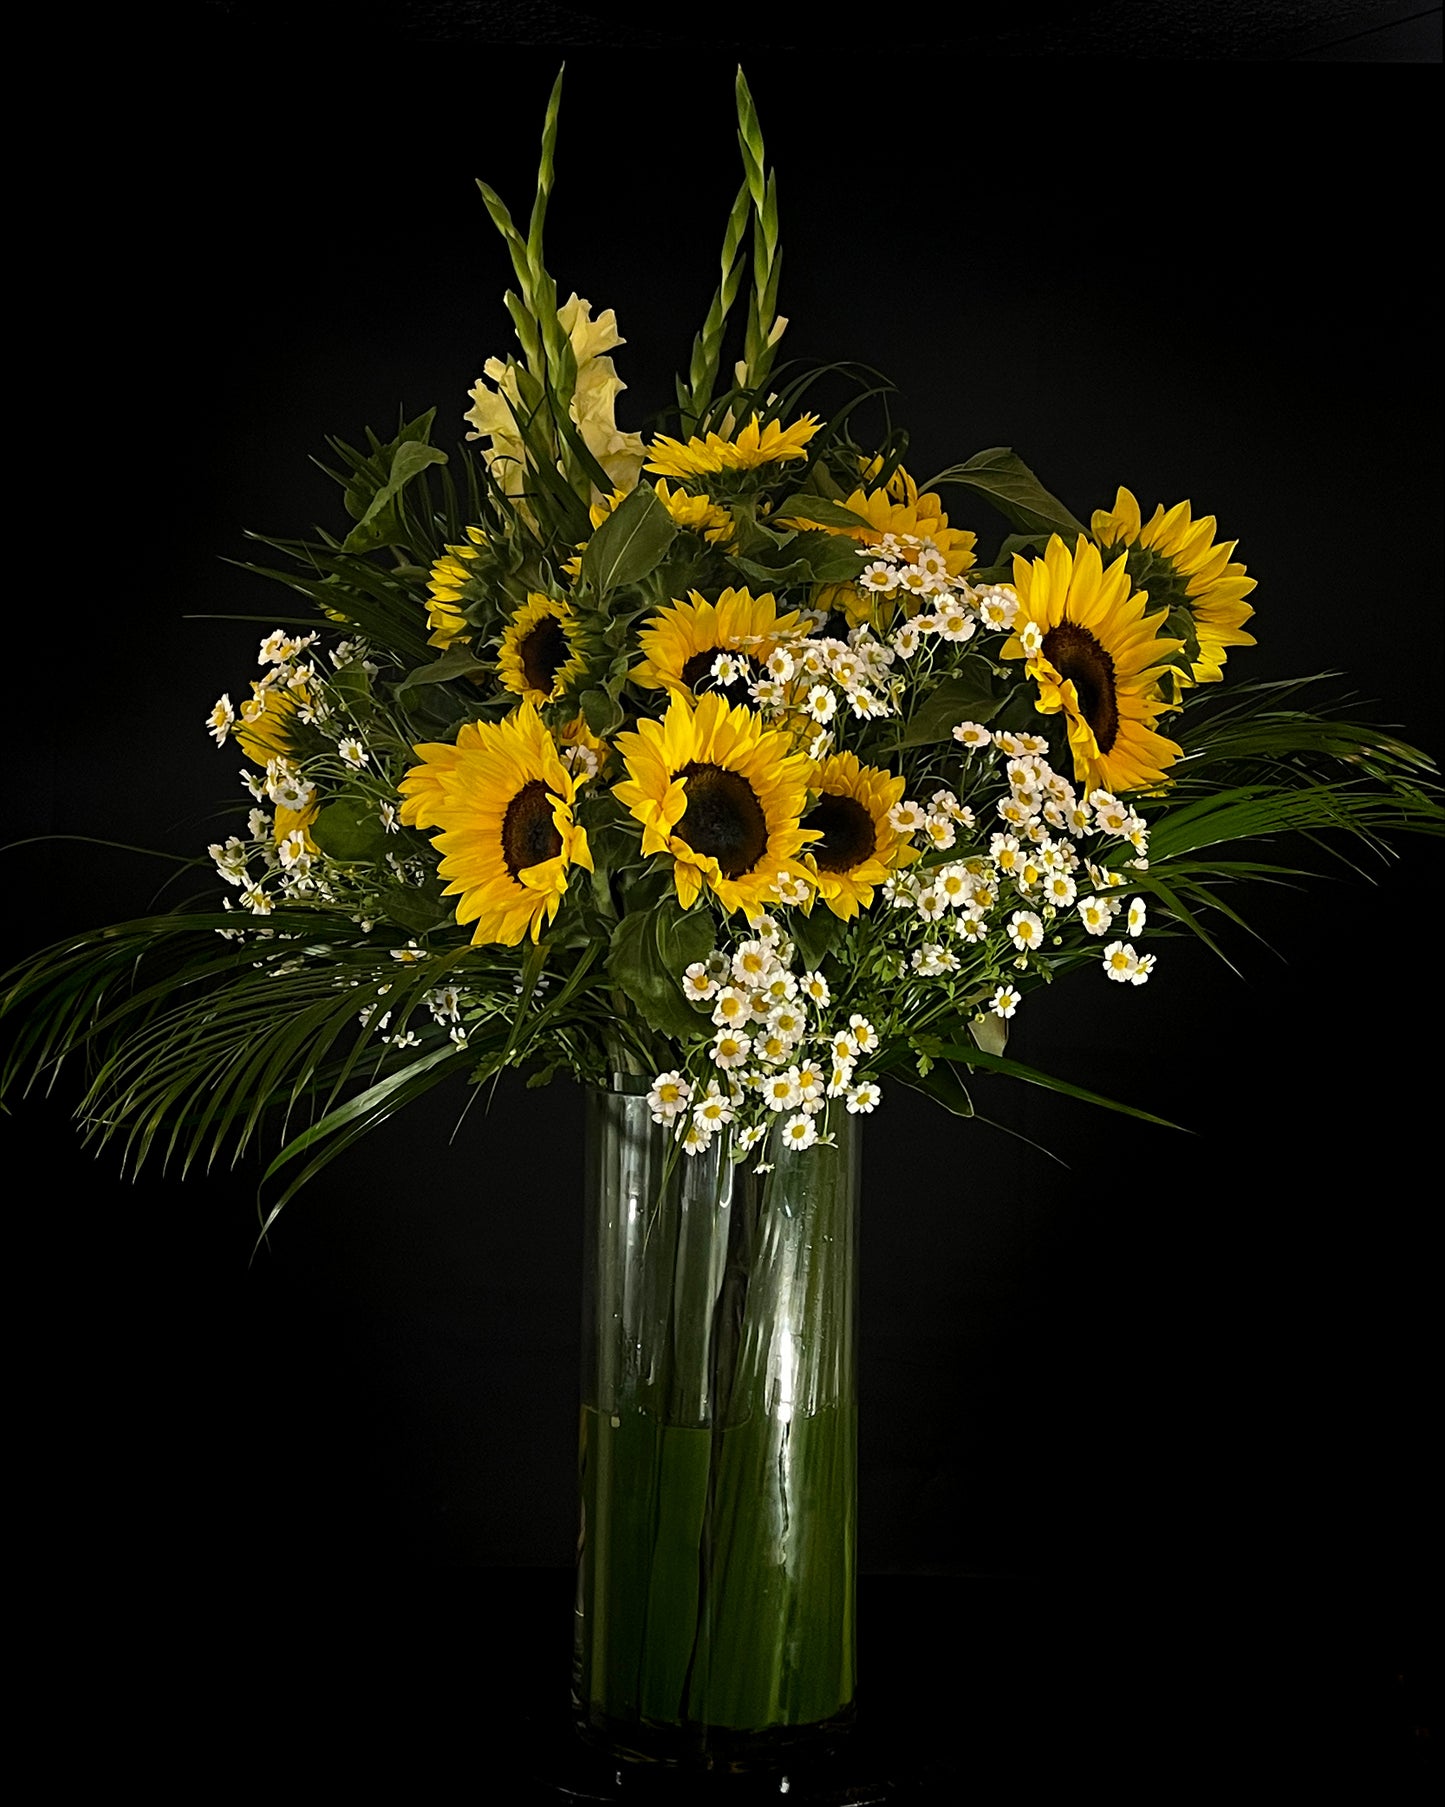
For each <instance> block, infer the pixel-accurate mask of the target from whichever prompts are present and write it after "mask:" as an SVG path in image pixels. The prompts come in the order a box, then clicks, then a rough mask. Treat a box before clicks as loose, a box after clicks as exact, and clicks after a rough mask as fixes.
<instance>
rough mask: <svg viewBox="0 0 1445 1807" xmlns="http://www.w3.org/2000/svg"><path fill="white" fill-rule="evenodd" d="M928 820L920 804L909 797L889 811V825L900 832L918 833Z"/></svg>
mask: <svg viewBox="0 0 1445 1807" xmlns="http://www.w3.org/2000/svg"><path fill="white" fill-rule="evenodd" d="M927 820H928V817H927V815H926V814H925V813H924V811H923V809H922V808H921V807H920V805H918V804H917V803H914V802H912V801H911V800H910V799H909V798H907V797H905V798H904V799H903V801H902V802H901V803H895V804H894V805H893V807H892V809H890V810H889V812H888V822H889V826H890V827H891V828H894V829H896V830H897V832H898V833H899V834H917V833H918V831H919V829H920V828H922V827H923V825H924V823H925V822H926V821H927Z"/></svg>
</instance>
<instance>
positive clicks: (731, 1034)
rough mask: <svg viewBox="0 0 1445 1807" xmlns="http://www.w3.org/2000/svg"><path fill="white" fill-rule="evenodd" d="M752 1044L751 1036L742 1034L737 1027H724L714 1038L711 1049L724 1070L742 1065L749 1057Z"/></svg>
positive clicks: (715, 1059)
mask: <svg viewBox="0 0 1445 1807" xmlns="http://www.w3.org/2000/svg"><path fill="white" fill-rule="evenodd" d="M752 1045H753V1044H752V1038H751V1037H750V1036H746V1035H740V1034H739V1033H738V1031H737V1030H736V1029H724V1030H723V1031H722V1032H721V1033H720V1034H719V1035H718V1036H716V1037H715V1038H714V1041H713V1044H712V1049H711V1053H712V1057H713V1060H714V1062H715V1063H716V1064H717V1065H718V1066H720V1067H722V1068H723V1069H724V1071H726V1070H727V1069H728V1068H731V1067H740V1066H741V1065H742V1064H743V1062H744V1061H745V1060H746V1059H747V1057H748V1052H749V1050H750V1049H751V1048H752Z"/></svg>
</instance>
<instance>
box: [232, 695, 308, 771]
mask: <svg viewBox="0 0 1445 1807" xmlns="http://www.w3.org/2000/svg"><path fill="white" fill-rule="evenodd" d="M305 702H306V692H305V691H304V690H301V691H297V690H291V689H289V688H288V687H287V686H285V685H282V684H257V683H253V684H252V685H251V697H250V701H249V702H245V703H242V705H241V709H240V714H239V717H238V719H237V722H236V726H235V728H234V729H233V733H234V735H235V738H236V739H237V740H238V741H239V742H240V746H241V751H242V752H243V753H244V754H245V755H246V757H247V759H250V760H252V761H254V763H255V764H256V765H261V766H264V765H266V764H267V763H268V762H269V761H270V760H272V759H291V758H293V757H294V756H295V754H296V753H297V751H298V747H297V729H298V727H299V726H300V713H301V709H302V707H303V705H304V704H305Z"/></svg>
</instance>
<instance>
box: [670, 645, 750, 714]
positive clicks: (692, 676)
mask: <svg viewBox="0 0 1445 1807" xmlns="http://www.w3.org/2000/svg"><path fill="white" fill-rule="evenodd" d="M719 653H726V654H727V655H728V657H729V658H730V659H732V660H734V661H735V662H736V664H737V667H738V675H737V676H736V677H735V678H734V679H733V681H732V683H731V684H719V683H718V681H717V679H716V678H715V677H714V676H713V675H712V662H713V660H714V659H715V658H716V657H717V656H718V654H719ZM762 675H763V668H762V666H761V665H759V664H758V662H757V660H756V659H752V658H749V656H748V655H747V653H740V652H738V651H737V649H736V648H735V647H731V646H709V647H708V648H707V650H706V651H705V652H700V653H694V654H693V655H692V657H691V658H690V659H689V660H688V661H687V663H686V664H685V665H684V666H683V668H682V681H683V683H684V684H686V685H687V687H688V689H689V690H690V691H691V692H692V693H693V695H694V696H702V695H703V694H704V693H705V692H707V691H709V690H715V691H716V692H717V694H718V695H719V696H720V697H723V698H725V699H726V700H727V701H728V702H729V703H731V704H733V705H734V706H741V705H746V704H747V703H750V702H751V701H752V698H751V697H750V696H749V695H748V688H749V686H750V685H752V684H756V683H757V681H758V679H759V678H760V677H762Z"/></svg>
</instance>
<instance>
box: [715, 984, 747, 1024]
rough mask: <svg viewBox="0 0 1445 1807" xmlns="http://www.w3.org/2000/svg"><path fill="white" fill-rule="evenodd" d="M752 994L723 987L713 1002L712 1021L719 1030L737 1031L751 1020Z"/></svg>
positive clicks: (729, 986)
mask: <svg viewBox="0 0 1445 1807" xmlns="http://www.w3.org/2000/svg"><path fill="white" fill-rule="evenodd" d="M752 1014H753V994H752V993H751V992H750V991H743V990H741V989H739V987H738V986H736V985H725V986H723V988H722V990H721V991H719V993H718V994H717V997H716V998H715V999H714V1001H713V1007H712V1020H713V1021H714V1022H715V1023H716V1024H717V1025H718V1027H719V1028H720V1029H724V1028H725V1029H739V1028H741V1027H742V1026H743V1024H744V1023H747V1022H750V1021H751V1020H752Z"/></svg>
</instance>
